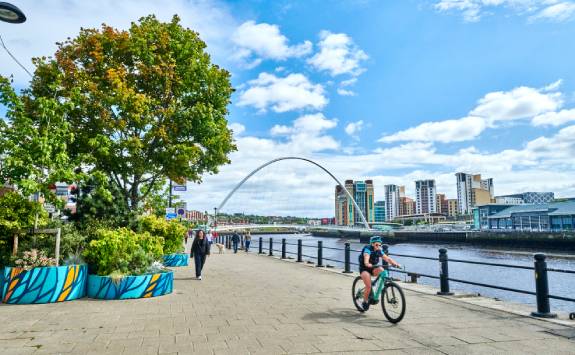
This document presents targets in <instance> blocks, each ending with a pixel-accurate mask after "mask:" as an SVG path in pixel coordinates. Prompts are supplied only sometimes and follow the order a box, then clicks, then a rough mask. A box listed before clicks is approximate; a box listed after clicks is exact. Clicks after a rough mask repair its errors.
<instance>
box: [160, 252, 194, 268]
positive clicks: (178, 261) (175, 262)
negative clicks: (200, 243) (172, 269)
mask: <svg viewBox="0 0 575 355" xmlns="http://www.w3.org/2000/svg"><path fill="white" fill-rule="evenodd" d="M189 259H190V256H189V255H188V254H186V253H177V254H168V255H164V266H188V260H189Z"/></svg>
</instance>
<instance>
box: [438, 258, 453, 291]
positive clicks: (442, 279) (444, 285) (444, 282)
mask: <svg viewBox="0 0 575 355" xmlns="http://www.w3.org/2000/svg"><path fill="white" fill-rule="evenodd" d="M447 263H448V258H447V249H443V248H442V249H439V284H440V291H439V292H437V294H438V295H442V296H451V295H453V292H449V267H448V266H447Z"/></svg>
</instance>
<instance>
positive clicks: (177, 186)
mask: <svg viewBox="0 0 575 355" xmlns="http://www.w3.org/2000/svg"><path fill="white" fill-rule="evenodd" d="M186 190H187V188H186V183H185V182H184V183H183V184H182V185H180V184H176V183H174V184H173V185H172V191H186Z"/></svg>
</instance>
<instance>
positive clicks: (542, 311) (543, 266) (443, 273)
mask: <svg viewBox="0 0 575 355" xmlns="http://www.w3.org/2000/svg"><path fill="white" fill-rule="evenodd" d="M217 241H218V242H220V243H222V244H224V243H225V245H226V247H227V248H228V249H231V244H232V242H231V238H230V236H219V237H217ZM288 245H290V246H296V247H297V252H295V253H294V252H290V251H288V250H287V248H286V246H288ZM304 247H305V248H311V249H316V255H309V254H304ZM324 249H329V250H338V251H343V252H344V260H337V259H331V258H326V257H324V256H323V250H324ZM264 250H266V248H264V241H263V238H262V237H259V243H258V253H259V254H264ZM274 251H277V252H281V258H282V259H286V258H287V255H288V254H289V255H295V256H296V262H300V263H301V262H303V258H304V257H306V258H310V259H315V260H316V263H315V265H316V266H317V267H323V266H324V260H326V261H333V262H337V263H342V264H343V265H344V269H343V272H344V273H352V272H353V271H351V265H354V266H358V265H359V264H358V263H354V262H352V261H351V252H361V250H357V249H351V246H350V243H345V247H344V248H343V249H342V248H334V247H325V246H323V241H321V240H319V241H318V242H317V245H304V244H303V241H302V240H301V239H298V240H297V244H295V243H288V242H287V240H286V239H285V238H282V240H281V249H274V241H273V237H270V238H269V241H268V248H267V253H268V255H269V256H273V255H274V254H273V252H274ZM388 255H391V256H396V257H403V258H412V259H422V260H432V261H437V262H439V266H440V272H439V275H429V274H423V273H419V272H412V271H408V270H394V272H398V273H404V274H407V275H409V276H411V277H412V280H416V279H417V278H419V277H424V278H430V279H436V280H439V291H438V292H437V294H438V295H445V296H448V295H453V293H452V292H451V291H450V281H451V282H456V283H463V284H468V285H474V286H480V287H487V288H492V289H497V290H502V291H508V292H515V293H521V294H527V295H533V296H535V297H536V300H537V311H535V312H532V313H531V314H532V315H533V316H535V317H543V318H554V317H556V316H557V315H556V314H555V313H552V312H551V307H550V303H549V300H550V299H556V300H561V301H567V302H575V298H570V297H563V296H558V295H552V294H549V279H548V272H555V273H565V274H575V270H564V269H556V268H549V267H547V262H546V260H545V259H546V256H545V254H541V253H538V254H535V255H534V265H533V266H523V265H512V264H501V263H490V262H482V261H473V260H462V259H449V257H448V255H447V249H443V248H442V249H439V255H438V257H437V258H433V257H428V256H418V255H408V254H395V253H389V254H388ZM449 262H453V263H463V264H473V265H483V266H492V267H502V268H513V269H522V270H533V271H534V275H535V292H533V291H528V290H522V289H516V288H511V287H505V286H499V285H491V284H486V283H481V282H475V281H469V280H462V279H456V278H452V277H449Z"/></svg>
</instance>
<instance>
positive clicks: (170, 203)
mask: <svg viewBox="0 0 575 355" xmlns="http://www.w3.org/2000/svg"><path fill="white" fill-rule="evenodd" d="M168 207H172V179H170V193H169V195H168Z"/></svg>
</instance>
